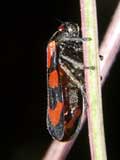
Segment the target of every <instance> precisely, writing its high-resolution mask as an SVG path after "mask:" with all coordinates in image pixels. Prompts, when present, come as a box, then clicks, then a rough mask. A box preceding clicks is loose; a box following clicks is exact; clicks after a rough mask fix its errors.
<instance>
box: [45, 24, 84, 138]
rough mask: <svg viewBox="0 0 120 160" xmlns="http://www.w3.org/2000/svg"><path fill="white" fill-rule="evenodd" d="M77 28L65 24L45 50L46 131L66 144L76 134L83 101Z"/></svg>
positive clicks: (80, 51)
mask: <svg viewBox="0 0 120 160" xmlns="http://www.w3.org/2000/svg"><path fill="white" fill-rule="evenodd" d="M86 40H87V39H86V38H81V37H80V28H79V26H78V24H75V23H71V22H65V23H63V24H61V25H60V26H59V27H58V30H57V31H56V32H55V33H54V34H53V36H52V37H51V39H50V40H49V42H48V46H47V94H48V108H47V129H48V131H49V133H50V134H51V136H52V137H53V138H54V139H57V140H59V141H65V140H69V139H71V138H72V137H75V136H76V135H78V134H79V131H80V130H81V128H82V126H83V124H84V121H85V117H86V108H87V100H86V93H85V87H84V65H83V54H82V53H83V52H82V43H83V41H86Z"/></svg>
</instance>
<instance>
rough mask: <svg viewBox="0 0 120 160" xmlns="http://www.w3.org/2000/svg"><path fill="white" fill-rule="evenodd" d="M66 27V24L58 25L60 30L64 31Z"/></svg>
mask: <svg viewBox="0 0 120 160" xmlns="http://www.w3.org/2000/svg"><path fill="white" fill-rule="evenodd" d="M64 29H65V26H64V24H62V25H60V26H59V27H58V30H59V31H60V32H62V31H64Z"/></svg>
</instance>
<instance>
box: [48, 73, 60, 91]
mask: <svg viewBox="0 0 120 160" xmlns="http://www.w3.org/2000/svg"><path fill="white" fill-rule="evenodd" d="M58 83H59V82H58V72H57V71H56V70H53V71H52V72H51V73H50V75H49V79H48V84H49V87H51V88H54V87H58Z"/></svg>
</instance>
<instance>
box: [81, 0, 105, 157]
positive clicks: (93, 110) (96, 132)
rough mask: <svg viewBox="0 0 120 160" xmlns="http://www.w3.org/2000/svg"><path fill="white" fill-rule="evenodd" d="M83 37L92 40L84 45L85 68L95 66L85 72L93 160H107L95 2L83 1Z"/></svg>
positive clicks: (93, 0) (92, 0)
mask: <svg viewBox="0 0 120 160" xmlns="http://www.w3.org/2000/svg"><path fill="white" fill-rule="evenodd" d="M80 5H81V21H82V34H83V35H82V36H83V37H90V38H91V39H92V40H91V41H89V42H88V41H87V42H85V43H84V44H83V50H84V63H85V66H95V69H94V70H90V69H86V70H85V84H86V92H87V98H88V104H89V107H88V112H87V114H88V129H89V140H90V151H91V159H92V160H106V159H107V157H106V147H105V138H104V127H103V115H102V101H101V84H100V71H99V56H98V32H97V18H96V17H97V16H96V4H95V0H81V1H80Z"/></svg>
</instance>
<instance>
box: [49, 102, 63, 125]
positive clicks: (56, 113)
mask: <svg viewBox="0 0 120 160" xmlns="http://www.w3.org/2000/svg"><path fill="white" fill-rule="evenodd" d="M62 110H63V103H62V102H57V104H56V107H55V109H51V108H48V115H49V118H50V121H51V123H52V125H53V126H56V125H57V124H58V123H59V122H60V116H61V112H62Z"/></svg>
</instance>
